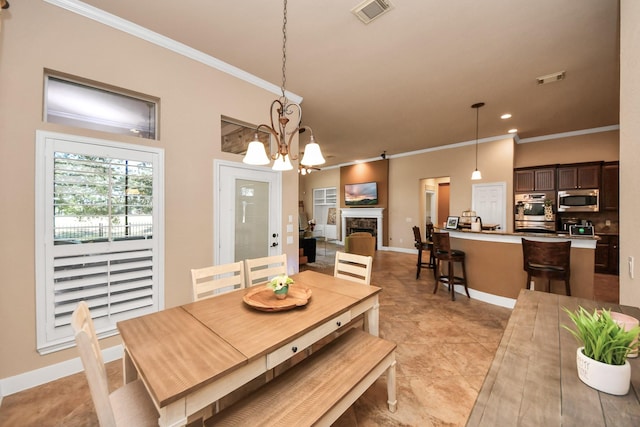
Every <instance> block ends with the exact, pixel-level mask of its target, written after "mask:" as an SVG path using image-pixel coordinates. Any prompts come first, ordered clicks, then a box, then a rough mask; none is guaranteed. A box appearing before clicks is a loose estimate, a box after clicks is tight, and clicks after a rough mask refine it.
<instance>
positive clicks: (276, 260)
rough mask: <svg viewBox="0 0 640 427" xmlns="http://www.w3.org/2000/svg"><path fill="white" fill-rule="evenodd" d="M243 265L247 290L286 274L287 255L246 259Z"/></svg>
mask: <svg viewBox="0 0 640 427" xmlns="http://www.w3.org/2000/svg"><path fill="white" fill-rule="evenodd" d="M244 265H245V271H246V273H245V277H246V287H247V288H250V287H251V286H255V285H259V284H261V283H266V282H268V281H269V280H271V279H272V278H273V277H275V276H277V275H279V274H288V270H287V254H282V255H274V256H267V257H262V258H254V259H247V260H245V261H244Z"/></svg>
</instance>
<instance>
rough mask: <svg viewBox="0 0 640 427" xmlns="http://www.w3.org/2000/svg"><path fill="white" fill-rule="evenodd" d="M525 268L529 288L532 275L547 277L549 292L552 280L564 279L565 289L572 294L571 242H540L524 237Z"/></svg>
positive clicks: (529, 287) (523, 257)
mask: <svg viewBox="0 0 640 427" xmlns="http://www.w3.org/2000/svg"><path fill="white" fill-rule="evenodd" d="M522 259H523V269H524V271H526V272H527V289H531V277H532V276H533V277H542V278H545V279H547V292H551V281H552V280H563V281H564V285H565V291H566V294H567V295H568V296H571V286H570V285H569V280H570V278H571V242H570V241H566V242H538V241H534V240H527V239H525V238H523V239H522Z"/></svg>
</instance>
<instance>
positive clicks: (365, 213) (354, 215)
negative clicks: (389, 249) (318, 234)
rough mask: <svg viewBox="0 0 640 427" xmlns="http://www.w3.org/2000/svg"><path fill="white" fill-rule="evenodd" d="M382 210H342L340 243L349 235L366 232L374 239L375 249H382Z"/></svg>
mask: <svg viewBox="0 0 640 427" xmlns="http://www.w3.org/2000/svg"><path fill="white" fill-rule="evenodd" d="M382 211H383V208H347V209H342V210H341V214H342V241H343V242H344V238H345V237H346V236H348V235H349V234H351V233H356V232H359V231H367V232H369V233H371V234H372V235H373V236H374V237H375V238H376V249H381V248H382V236H383V234H382V231H383V230H382Z"/></svg>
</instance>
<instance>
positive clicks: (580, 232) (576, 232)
mask: <svg viewBox="0 0 640 427" xmlns="http://www.w3.org/2000/svg"><path fill="white" fill-rule="evenodd" d="M594 234H595V232H594V230H593V226H592V225H572V226H571V227H569V235H570V236H593V235H594Z"/></svg>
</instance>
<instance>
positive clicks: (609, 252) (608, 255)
mask: <svg viewBox="0 0 640 427" xmlns="http://www.w3.org/2000/svg"><path fill="white" fill-rule="evenodd" d="M599 237H600V240H598V242H597V243H596V254H595V270H596V273H604V274H618V270H619V266H618V263H619V259H620V248H619V244H618V243H619V238H618V236H613V235H609V236H607V235H605V236H599Z"/></svg>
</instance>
